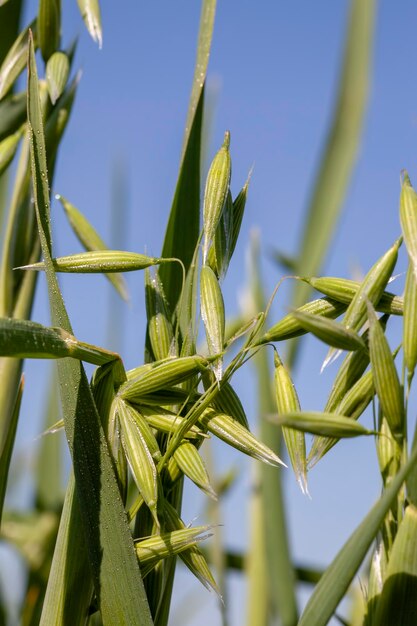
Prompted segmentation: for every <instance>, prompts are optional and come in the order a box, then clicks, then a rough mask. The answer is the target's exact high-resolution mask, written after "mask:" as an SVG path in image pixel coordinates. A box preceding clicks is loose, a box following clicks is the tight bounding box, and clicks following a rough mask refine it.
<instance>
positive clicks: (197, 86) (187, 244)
mask: <svg viewBox="0 0 417 626" xmlns="http://www.w3.org/2000/svg"><path fill="white" fill-rule="evenodd" d="M215 13H216V0H204V2H203V6H202V10H201V18H200V32H199V35H198V48H197V59H196V64H195V70H194V79H193V87H192V91H191V97H190V103H189V107H188V115H187V122H186V126H185V134H184V143H183V148H182V156H181V163H180V170H179V175H178V181H177V185H176V189H175V194H174V200H173V203H172V207H171V212H170V216H169V222H168V226H167V230H166V233H165V239H164V245H163V250H162V256H164V257H172V256H174V257H176V258H180V259H181V260H182V261H183V263H184V265H185V268H186V269H188V267H189V265H190V263H191V260H192V257H193V254H194V249H195V246H196V243H197V240H198V235H199V230H200V150H201V130H202V120H203V100H204V89H203V88H204V83H205V79H206V73H207V66H208V60H209V56H210V48H211V39H212V35H213V26H214V16H215ZM160 277H161V280H162V283H163V286H164V290H165V294H166V296H167V299H168V302H169V305H170V308H171V311H174V310H175V307H176V304H177V301H178V298H179V294H180V290H181V274H180V272H179V270H178V268H177V267H174V266H172V267H168V266H166V267H162V268H161V271H160Z"/></svg>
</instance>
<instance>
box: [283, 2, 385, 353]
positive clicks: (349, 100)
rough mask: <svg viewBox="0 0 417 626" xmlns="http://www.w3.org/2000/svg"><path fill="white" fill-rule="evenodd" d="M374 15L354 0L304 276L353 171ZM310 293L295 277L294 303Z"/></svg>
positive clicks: (305, 242) (303, 246) (306, 236)
mask: <svg viewBox="0 0 417 626" xmlns="http://www.w3.org/2000/svg"><path fill="white" fill-rule="evenodd" d="M374 13H375V0H352V3H351V14H350V23H349V28H348V32H347V39H346V48H345V53H344V60H343V70H342V73H341V78H340V83H339V92H338V98H337V103H336V107H335V110H334V115H333V121H332V123H331V127H330V129H329V134H328V138H327V145H326V147H325V150H324V154H323V157H322V160H321V164H320V169H319V172H318V175H317V178H316V181H315V185H314V189H313V193H312V196H311V200H310V205H309V209H308V214H307V218H306V219H305V220H304V221H303V223H304V230H303V234H302V237H301V243H300V252H299V255H298V263H297V273H299V274H300V275H302V276H314V275H316V274H317V272H318V271H319V269H320V267H321V265H322V262H323V260H324V257H325V254H326V251H327V249H328V246H329V244H330V240H331V237H332V234H333V231H334V229H335V226H336V223H337V220H338V216H339V212H340V209H341V207H342V204H343V199H344V196H345V193H346V190H347V188H348V184H349V180H350V178H351V175H352V171H353V167H354V164H355V160H356V155H357V151H358V146H359V142H360V136H361V129H362V123H363V118H364V112H365V108H366V102H367V95H368V83H369V71H370V63H371V51H372V44H373V28H374ZM308 293H309V287H308V285H305V284H304V283H301V282H298V281H297V282H296V283H295V285H294V291H293V296H292V305H293V306H294V307H295V308H296V307H299V306H300V305H302V304H304V302H305V301H306V299H307V295H308ZM292 345H293V350H294V346H295V343H294V342H293V344H292ZM294 355H295V353H294V352H293V353H292V357H293V356H294Z"/></svg>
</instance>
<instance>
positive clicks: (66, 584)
mask: <svg viewBox="0 0 417 626" xmlns="http://www.w3.org/2000/svg"><path fill="white" fill-rule="evenodd" d="M92 593H93V580H92V577H91V573H90V570H89V564H88V551H87V546H86V544H85V539H84V528H83V521H82V519H81V512H80V507H79V504H78V499H77V496H76V494H75V480H74V476H73V475H72V474H71V477H70V480H69V483H68V487H67V491H66V494H65V501H64V508H63V510H62V514H61V521H60V524H59V531H58V537H57V540H56V544H55V550H54V555H53V559H52V565H51V570H50V573H49V577H48V586H47V588H46V594H45V600H44V603H43V609H42V616H41V620H40V623H39V626H56V624H83V623H84V622H85V620H86V616H87V614H88V609H89V605H90V602H91V596H92Z"/></svg>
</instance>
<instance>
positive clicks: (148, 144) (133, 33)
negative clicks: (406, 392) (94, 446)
mask: <svg viewBox="0 0 417 626" xmlns="http://www.w3.org/2000/svg"><path fill="white" fill-rule="evenodd" d="M63 4H64V36H63V40H64V44H65V45H67V44H69V43H70V42H71V40H72V38H73V37H74V36H75V35H79V46H78V52H77V56H76V60H75V67H76V68H77V67H81V68H82V69H83V77H82V81H81V84H80V88H79V92H78V95H77V100H76V105H75V107H74V111H73V116H72V119H71V123H70V127H69V129H68V132H67V135H66V137H65V140H64V142H63V145H62V149H61V153H60V157H59V163H58V172H57V176H56V180H55V184H54V190H53V191H54V192H59V193H61V194H62V195H64V196H66V197H67V198H68V199H69V200H70V201H71V202H73V203H74V204H75V205H76V206H78V207H79V208H80V209H81V210H82V211H83V212H85V214H86V215H87V216H88V217H89V219H90V220H91V221H92V222H93V223H94V224H95V225H96V227H97V228H98V230H99V231H100V232H101V233H102V235H103V236H104V238H105V239H106V240H107V241H108V242H109V244H111V243H112V241H114V233H112V232H111V231H112V229H111V226H110V224H111V219H110V214H111V189H112V171H113V170H114V167H115V164H117V163H122V164H123V168H122V169H123V173H124V175H125V179H126V181H127V185H128V207H129V215H128V228H127V229H126V247H127V248H128V249H132V250H135V251H139V252H144V251H148V252H149V253H151V254H158V253H159V251H160V249H161V245H162V240H163V233H164V230H165V223H166V220H167V217H168V213H169V209H170V203H171V199H172V195H173V191H174V187H175V181H176V175H177V169H178V162H179V154H180V149H181V142H182V135H183V128H184V121H185V116H186V110H187V104H188V98H189V93H190V87H191V79H192V74H193V65H194V54H195V44H196V37H197V30H198V21H199V12H200V6H199V4H200V3H199V2H197V1H196V0H193V1H192V0H183V1H182V2H175V3H174V2H165V3H149V2H148V3H145V2H141V3H138V2H133V1H129V2H123V3H121V2H120V3H108V2H103V3H102V4H103V8H102V11H103V29H104V36H103V49H102V50H98V48H97V47H96V46H95V45H94V44H93V43H92V41H91V40H90V39H89V37H88V35H87V33H86V32H85V30H84V28H83V25H82V22H81V19H80V16H79V14H78V9H77V6H76V2H72V3H68V2H64V3H63ZM378 5H379V6H378V18H377V25H376V41H375V47H374V61H373V67H372V69H373V71H372V83H371V90H370V98H369V106H368V111H367V115H366V123H365V128H364V133H363V140H362V143H361V149H360V154H359V158H358V162H357V165H356V168H355V172H354V176H353V179H352V183H351V186H350V189H349V193H348V195H347V198H346V202H345V205H344V211H343V217H342V220H341V222H340V224H339V227H338V231H337V236H336V238H335V240H334V243H333V245H332V248H331V252H330V254H329V257H328V261H327V264H326V273H328V274H339V275H342V276H349V275H351V272H352V271H353V270H355V269H357V268H360V269H362V270H366V269H367V268H368V267H369V266H370V265H371V264H372V263H373V262H374V260H375V259H376V258H378V257H379V256H380V255H381V254H382V253H383V252H384V251H385V250H386V249H387V248H388V247H389V245H390V244H391V243H392V242H393V240H394V239H395V238H396V237H397V236H398V234H399V222H398V197H399V173H400V170H401V169H402V168H404V167H405V168H407V169H408V170H409V173H410V176H411V179H412V180H413V178H414V181H415V182H417V163H416V156H417V150H416V148H417V81H416V80H415V76H414V71H413V70H414V68H415V67H417V45H416V38H415V28H416V24H417V6H416V4H415V3H414V2H412V1H411V0H403V1H402V2H401V3H393V2H389V1H388V0H381V1H380V2H379V3H378ZM36 6H37V3H36V2H30V3H29V8H28V15H30V16H32V15H33V14H34V12H35V10H36ZM348 6H349V3H348V2H347V1H345V0H344V1H340V2H324V1H322V2H314V3H312V2H301V1H299V0H298V1H297V0H296V1H294V2H287V3H281V2H273V1H269V2H268V1H264V2H259V3H255V2H253V1H252V2H249V1H248V0H228V1H227V2H225V1H223V2H221V1H219V6H218V12H217V18H216V25H215V30H214V43H213V51H212V56H211V60H210V65H209V73H208V87H209V88H208V95H209V99H210V102H211V111H212V116H211V124H210V144H209V146H208V153H209V155H210V157H211V156H212V155H213V154H214V152H215V150H216V149H217V147H218V146H219V145H220V144H221V142H222V137H223V133H224V130H226V129H229V130H230V131H231V134H232V159H233V180H232V190H233V193H234V194H236V193H237V192H238V191H239V189H240V187H241V186H242V184H243V183H244V181H245V178H246V175H247V172H248V170H249V169H250V167H251V166H252V165H253V164H254V165H255V167H254V174H253V177H252V182H251V187H250V193H249V201H248V205H247V211H246V215H245V218H244V224H243V227H242V234H241V240H240V244H239V246H238V248H237V250H236V254H235V257H234V259H233V261H232V264H231V267H230V271H229V276H228V278H227V281H226V283H225V286H226V289H227V295H226V304H227V308H228V312H229V313H230V314H233V313H234V312H236V311H237V310H238V305H237V292H238V290H239V289H242V287H243V285H244V280H245V277H244V272H243V267H244V263H245V250H246V249H247V245H248V241H249V234H250V231H251V230H253V229H254V228H258V229H259V230H260V233H261V241H262V245H263V247H264V250H265V252H268V251H270V250H272V249H273V248H276V249H279V250H281V251H284V252H286V253H289V254H291V253H294V252H295V249H296V244H297V241H298V237H299V234H300V229H301V226H302V220H303V216H304V211H305V209H306V205H307V202H308V197H309V192H310V189H311V186H312V181H313V180H314V175H315V172H316V169H317V166H318V162H319V157H320V153H321V148H322V146H323V142H324V138H325V134H326V129H327V125H328V122H329V115H330V113H331V110H332V105H333V101H334V95H335V87H336V84H337V82H336V79H337V73H338V69H339V65H340V59H341V52H342V49H343V42H344V30H345V26H346V17H347V13H348ZM53 211H54V213H56V216H55V215H54V219H56V222H55V224H56V228H55V242H56V252H57V254H67V253H70V252H74V251H76V250H78V244H77V243H76V241H75V239H74V237H73V235H71V233H70V232H69V228H68V227H67V225H66V223H65V221H64V219H63V216H62V209H61V208H60V206H59V205H58V204H57V203H55V204H54V206H53ZM263 265H264V271H265V274H266V281H267V284H268V290H269V291H270V290H272V288H273V285H274V284H275V283H276V282H277V280H278V279H279V278H280V276H281V273H280V270H279V269H278V268H277V267H276V266H274V264H272V263H271V262H270V260H269V259H268V256H267V254H265V256H264V259H263ZM128 282H129V287H130V290H131V294H132V306H131V307H130V308H129V309H128V310H126V312H125V320H126V334H129V341H128V342H126V341H125V342H124V344H123V345H122V348H121V349H122V354H123V357H124V359H125V361H126V363H127V366H133V365H136V364H138V363H139V362H140V361H141V359H142V354H143V348H142V346H143V335H144V309H143V294H142V291H143V288H142V278H141V276H140V275H138V274H135V275H131V276H129V277H128ZM62 285H63V291H64V295H65V298H66V302H67V305H68V309H69V312H70V316H71V317H72V321H73V325H74V329H75V332H76V334H77V335H78V336H79V337H80V338H81V339H84V340H88V341H90V342H93V343H98V344H103V343H105V342H106V341H107V340H106V324H107V315H106V312H105V308H106V306H107V304H108V302H109V288H108V285H107V283H106V281H105V280H104V279H102V278H101V277H82V278H77V277H71V276H66V277H65V278H64V280H62ZM397 290H399V291H401V290H402V283H401V282H400V281H399V286H398V287H397ZM278 301H279V304H278V305H277V307H276V309H275V313H274V315H275V316H276V317H278V315H280V314H282V313H283V312H285V307H286V302H285V301H284V300H283V299H282V297H281V298H280V297H278ZM45 302H46V293H45V289H44V288H41V290H40V292H39V296H38V299H37V304H36V308H35V312H34V319H36V320H37V321H43V322H45V323H48V314H47V308H46V305H45ZM111 302H112V303H114V300H113V299H112V300H111ZM115 306H116V305H115ZM96 307H99V308H100V309H101V310H102V311H103V314H102V315H101V316H100V318H99V320H98V321H97V319H96V313H95V312H93V309H95V308H96ZM324 353H325V348H324V347H322V345H321V344H318V342H317V341H313V340H308V341H307V342H306V346H305V349H304V351H303V359H302V361H301V362H300V366H299V369H298V374H297V386H298V387H299V389H302V392H301V393H300V396H301V400H302V404H303V406H304V408H311V409H320V408H321V407H322V406H323V404H324V401H325V397H326V395H325V394H326V392H327V391H328V389H329V387H330V385H331V380H332V376H333V375H334V370H333V371H331V372H329V373H325V374H323V375H321V376H320V375H319V369H320V365H321V361H322V359H323V356H324ZM46 371H47V367H46V366H45V365H44V364H40V363H36V365H33V364H30V365H29V366H28V367H27V372H28V391H27V394H26V400H25V402H24V405H23V419H24V424H25V426H24V427H23V428H22V429H21V431H20V433H19V449H20V452H21V454H23V455H25V456H26V455H27V454H29V453H30V451H31V450H33V449H34V445H35V444H34V441H33V440H34V437H35V436H36V434H37V433H38V432H39V430H38V424H39V415H36V414H35V415H34V414H33V406H36V402H38V401H39V400H40V398H41V395H42V382H41V378H40V376H41V375H42V373H44V372H46ZM31 377H33V378H31ZM250 381H251V379H250V375H249V373H248V374H246V377H245V376H244V375H242V376H241V377H240V381H239V382H240V386H241V391H242V394H243V397H244V401H245V407H246V408H247V411H248V414H250V415H251V416H252V423H254V421H255V420H254V417H255V416H254V411H255V397H254V394H255V389H254V388H252V386H251V384H250ZM336 457H337V458H336ZM216 459H217V460H218V463H219V465H220V466H221V467H222V468H227V467H229V466H230V464H236V465H238V466H239V467H241V468H242V470H243V473H242V477H241V478H240V480H239V483H238V487H237V488H236V490H235V491H234V492H233V496H232V497H231V498H230V499H229V500H228V502H227V503H226V505H225V511H226V519H225V527H224V529H223V532H224V535H225V537H226V539H227V542H228V545H230V546H231V547H234V548H237V549H243V548H244V546H245V542H246V537H247V531H248V523H247V519H246V513H247V510H246V507H247V493H248V487H249V480H250V476H249V471H248V464H247V463H245V462H244V461H242V459H241V458H240V456H239V455H237V454H236V455H235V454H233V453H230V452H229V450H228V449H225V448H224V447H222V448H219V451H218V452H217V449H216ZM376 467H377V463H376V457H375V454H374V449H373V442H372V440H370V439H369V440H366V441H365V440H361V441H354V442H352V441H351V442H348V443H346V444H342V445H341V446H340V456H339V455H338V454H332V453H330V454H329V456H328V458H326V459H325V460H324V461H323V463H322V465H319V466H318V467H317V469H315V470H314V471H313V472H312V474H311V478H310V490H311V494H312V500H309V499H307V498H306V497H304V496H302V495H301V493H300V492H299V490H298V488H297V486H296V484H295V481H294V479H293V477H292V475H291V473H290V471H289V470H288V471H287V474H288V476H287V486H288V489H287V499H288V505H289V524H290V527H291V537H292V540H293V548H294V553H295V556H296V559H297V561H299V562H300V561H303V562H305V563H307V564H317V565H325V564H326V563H328V562H329V560H330V559H331V558H332V556H333V555H334V554H335V553H336V551H337V550H338V548H339V547H340V546H341V545H342V543H343V542H344V540H345V539H346V538H347V537H348V535H349V534H350V532H351V531H352V530H353V528H354V527H355V526H356V524H357V523H358V522H359V521H360V520H361V518H362V517H363V515H364V514H365V513H366V511H367V510H368V508H369V506H370V504H371V503H372V502H373V501H374V500H375V498H376V497H378V490H379V484H378V475H377V471H376ZM187 490H188V494H189V496H190V497H187V498H186V501H185V506H184V516H185V521H187V522H189V521H191V520H192V519H193V518H194V517H196V516H199V517H198V521H203V519H204V518H203V516H202V515H201V510H202V501H201V500H200V499H196V490H195V489H194V487H193V486H187ZM196 503H197V504H196ZM232 525H233V529H232ZM236 527H238V530H236ZM179 581H180V585H179V586H180V591H179V592H178V593H179V596H180V597H181V594H184V595H183V599H184V600H185V598H187V593H188V592H189V591H190V590H191V593H192V594H193V601H197V608H198V603H201V604H202V605H203V604H204V603H207V606H210V607H212V610H211V612H210V613H207V614H206V616H205V617H204V619H203V617H202V614H201V613H200V614H199V613H197V614H196V617H195V618H194V620H193V619H190V621H189V624H190V626H205V624H210V626H211V625H213V626H214V625H217V624H220V617H219V615H218V612H217V609H216V605H215V602H214V601H213V598H212V597H210V596H209V595H208V594H207V592H205V590H204V589H200V588H199V584H198V583H197V582H196V581H194V580H191V577H190V576H188V574H187V575H186V576H183V575H180V577H179ZM187 590H188V591H187ZM232 590H233V593H235V594H236V596H235V600H234V601H232V602H231V606H230V610H231V616H232V620H231V624H232V625H238V624H239V625H240V624H242V623H244V622H243V615H244V608H245V607H244V586H243V584H242V583H241V582H239V580H238V579H237V578H236V577H232ZM188 600H189V598H188V599H187V602H188ZM174 617H175V611H174V613H173V618H174ZM175 623H178V624H179V623H182V621H181V620H180V619H179V621H177V622H175V621H173V622H172V624H175Z"/></svg>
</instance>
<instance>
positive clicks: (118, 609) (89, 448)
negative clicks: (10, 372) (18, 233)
mask: <svg viewBox="0 0 417 626" xmlns="http://www.w3.org/2000/svg"><path fill="white" fill-rule="evenodd" d="M28 121H29V127H30V131H31V168H32V180H33V191H34V199H35V209H36V217H37V222H38V228H39V236H40V240H41V245H42V253H43V256H44V259H45V266H46V277H47V282H48V292H49V299H50V306H51V314H52V320H53V323H54V324H56V325H59V326H62V327H63V328H64V330H66V331H67V332H70V333H71V331H72V329H71V324H70V321H69V318H68V314H67V311H66V308H65V305H64V302H63V299H62V296H61V292H60V289H59V285H58V282H57V279H56V275H55V271H54V266H53V263H52V241H51V231H50V203H49V189H48V176H47V168H46V155H45V138H44V133H43V124H42V116H41V109H40V101H39V91H38V78H37V71H36V62H35V56H34V47H33V40H32V37H31V36H30V38H29V60H28ZM58 375H59V380H60V386H61V398H62V405H63V414H64V423H65V430H66V435H67V439H68V442H69V447H70V451H71V456H72V459H73V467H74V474H75V482H76V489H77V498H78V502H79V506H80V509H81V519H82V522H83V528H84V533H80V537H79V539H78V540H76V542H75V543H76V544H77V543H78V542H79V541H84V538H85V541H86V545H87V551H88V557H89V562H90V567H91V571H92V574H93V580H94V585H95V590H96V595H97V601H98V605H99V607H100V611H101V614H102V618H103V622H104V623H106V622H107V623H110V624H112V623H113V624H132V625H138V626H139V625H140V626H142V625H145V626H147V625H151V624H152V619H151V616H150V612H149V607H148V604H147V600H146V595H145V592H144V588H143V583H142V578H141V574H140V570H139V567H138V563H137V559H136V554H135V551H134V546H133V540H132V536H131V533H130V529H129V526H128V523H127V518H126V514H125V511H124V508H123V503H122V500H121V497H120V492H119V488H118V484H117V479H116V476H115V472H114V468H113V465H112V461H111V458H110V454H109V450H108V445H107V442H106V439H105V436H104V432H103V428H102V425H101V421H100V417H99V415H98V413H97V409H96V407H95V404H94V401H93V398H92V395H91V390H90V387H89V384H88V381H87V377H86V374H85V372H84V369H83V367H82V365H81V364H80V363H79V362H77V361H74V360H73V359H62V360H60V361H59V362H58ZM78 547H79V546H78V545H76V546H75V548H74V549H78ZM63 567H64V564H63ZM115 571H117V572H118V575H117V576H115V575H114V572H115ZM86 575H88V574H86ZM53 601H54V602H55V599H53ZM45 623H47V622H45ZM55 623H56V622H55Z"/></svg>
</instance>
